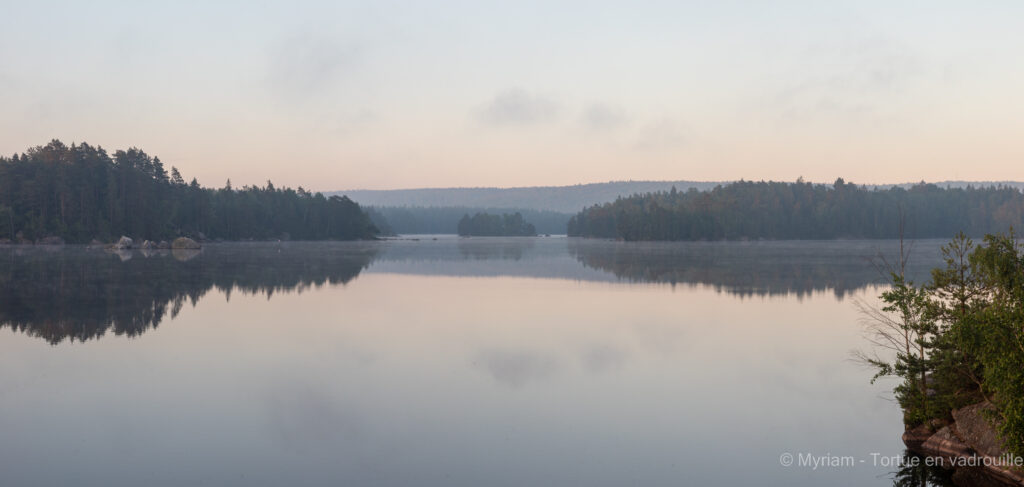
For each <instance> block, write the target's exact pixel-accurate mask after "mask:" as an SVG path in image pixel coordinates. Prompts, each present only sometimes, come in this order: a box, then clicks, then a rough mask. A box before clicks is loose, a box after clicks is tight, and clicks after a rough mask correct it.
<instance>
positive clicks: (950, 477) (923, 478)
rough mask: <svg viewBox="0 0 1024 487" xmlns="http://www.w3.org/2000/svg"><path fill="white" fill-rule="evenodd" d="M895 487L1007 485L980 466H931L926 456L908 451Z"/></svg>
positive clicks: (993, 486)
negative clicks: (952, 467) (945, 467)
mask: <svg viewBox="0 0 1024 487" xmlns="http://www.w3.org/2000/svg"><path fill="white" fill-rule="evenodd" d="M892 485H893V487H1005V486H1006V485H1007V484H1006V483H1004V482H1001V481H999V480H997V479H996V478H994V477H992V476H991V475H990V474H987V473H986V472H985V471H984V470H982V469H980V468H958V469H956V470H951V469H944V468H941V467H937V466H931V465H929V464H928V462H927V461H926V459H925V457H922V456H920V455H917V454H916V453H914V452H911V451H909V450H908V451H906V452H904V454H903V462H902V464H901V467H900V469H899V470H897V471H896V472H894V473H893V480H892Z"/></svg>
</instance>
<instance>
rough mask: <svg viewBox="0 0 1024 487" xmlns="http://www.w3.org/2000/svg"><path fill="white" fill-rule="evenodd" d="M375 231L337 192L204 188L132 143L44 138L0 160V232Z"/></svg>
mask: <svg viewBox="0 0 1024 487" xmlns="http://www.w3.org/2000/svg"><path fill="white" fill-rule="evenodd" d="M376 233H377V229H376V228H375V227H374V226H373V223H372V222H371V221H370V219H369V217H368V216H367V215H366V214H365V213H364V212H363V211H362V209H361V208H360V207H359V205H357V204H356V203H354V202H352V201H351V200H349V199H348V198H346V197H344V196H331V197H329V198H328V197H325V196H324V195H323V194H321V193H315V194H314V193H310V192H309V191H306V190H304V189H302V188H301V187H300V188H298V189H291V188H275V187H274V185H273V184H272V183H271V182H270V181H267V185H266V186H265V187H258V186H246V187H243V188H242V189H238V190H236V189H234V188H232V187H231V181H230V180H229V181H228V183H227V184H226V185H225V187H223V188H221V189H211V188H204V187H201V186H200V185H199V183H198V182H197V181H196V180H195V179H192V181H191V182H190V183H186V182H185V180H184V179H183V178H182V176H181V174H179V172H178V170H177V169H176V168H173V167H172V168H171V170H170V172H168V171H167V170H165V168H164V166H163V163H162V162H161V161H160V158H158V157H151V156H149V155H148V154H146V153H145V152H143V151H141V150H139V149H136V148H132V149H128V150H126V151H124V150H119V151H116V152H114V154H113V156H111V155H109V154H107V152H106V151H105V150H103V149H102V148H101V147H93V146H90V145H89V144H85V143H82V144H78V145H75V144H72V145H71V146H67V145H65V144H63V143H61V142H60V141H58V140H54V141H52V142H50V143H49V144H47V145H45V146H40V147H34V148H32V149H29V150H28V151H26V152H25V153H24V154H15V155H14V156H12V157H9V158H7V157H0V238H8V239H12V240H15V241H32V240H36V239H39V238H43V237H52V236H56V237H61V238H63V239H65V240H67V241H69V242H89V241H90V240H92V239H99V240H103V241H109V240H111V239H114V238H117V237H118V236H120V235H128V236H131V237H136V238H143V239H151V240H157V239H167V238H172V237H175V236H179V235H188V236H206V237H208V238H222V239H228V240H239V239H249V238H253V239H267V238H293V239H302V240H321V239H346V240H347V239H362V238H372V237H373V236H375V235H376Z"/></svg>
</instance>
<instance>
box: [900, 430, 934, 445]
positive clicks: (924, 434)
mask: <svg viewBox="0 0 1024 487" xmlns="http://www.w3.org/2000/svg"><path fill="white" fill-rule="evenodd" d="M932 434H933V431H932V430H931V428H929V427H928V425H926V424H922V425H921V426H918V427H917V428H914V429H912V430H907V431H906V432H904V433H903V444H904V445H907V448H910V449H911V450H914V451H919V450H920V449H921V445H923V444H924V442H925V441H928V438H931V436H932Z"/></svg>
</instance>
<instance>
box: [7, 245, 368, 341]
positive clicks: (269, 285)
mask: <svg viewBox="0 0 1024 487" xmlns="http://www.w3.org/2000/svg"><path fill="white" fill-rule="evenodd" d="M378 250H379V249H378V248H377V246H375V245H371V244H351V245H343V246H338V245H317V244H302V245H287V244H285V245H268V244H231V245H222V246H218V245H211V246H208V247H207V248H205V249H203V250H202V251H195V250H192V251H174V252H168V251H160V252H146V253H142V252H140V251H124V250H122V251H119V252H104V251H102V250H96V249H85V248H82V247H70V246H69V247H67V248H64V249H61V250H59V251H51V250H47V249H36V248H30V249H23V248H13V249H6V250H5V251H4V253H2V254H0V259H2V262H3V263H4V265H3V268H2V270H0V328H2V327H9V328H11V329H13V330H18V331H22V332H24V333H26V334H29V335H31V336H36V337H39V338H42V339H44V340H46V341H48V342H50V343H53V344H56V343H60V342H62V341H64V340H71V341H85V340H89V339H92V338H99V337H101V336H103V335H104V334H106V333H107V332H108V331H109V332H113V333H114V334H115V335H127V336H137V335H140V334H142V333H143V332H145V331H146V330H148V329H151V328H154V327H156V326H157V325H159V324H160V322H161V321H162V320H163V319H164V317H165V316H167V315H170V316H171V317H173V316H175V315H177V314H178V312H179V311H180V310H181V307H182V306H183V305H184V304H185V302H191V303H192V304H195V303H196V302H197V301H198V300H199V299H200V298H202V297H203V296H204V295H205V294H206V293H207V292H209V291H210V290H211V289H218V290H220V291H223V292H224V293H225V294H227V296H228V297H230V295H231V293H232V292H235V291H240V292H243V293H260V294H265V295H266V296H267V297H268V298H269V297H270V296H272V295H273V294H274V293H275V292H281V291H299V292H301V291H302V290H303V289H305V288H308V287H310V286H322V285H324V284H343V283H347V282H349V281H351V280H352V279H354V278H355V277H356V276H357V275H359V272H360V271H362V270H363V269H365V268H366V267H367V266H368V265H369V264H370V262H371V261H372V260H373V258H374V256H375V255H376V254H377V252H378Z"/></svg>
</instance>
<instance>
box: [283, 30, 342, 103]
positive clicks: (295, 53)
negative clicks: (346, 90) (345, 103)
mask: <svg viewBox="0 0 1024 487" xmlns="http://www.w3.org/2000/svg"><path fill="white" fill-rule="evenodd" d="M358 57H359V49H358V48H357V47H355V46H354V45H344V44H341V43H339V42H336V41H334V40H332V39H329V38H326V37H321V36H316V35H313V34H309V33H302V34H298V35H295V36H293V37H291V38H288V39H285V40H284V41H283V42H281V43H280V44H278V45H277V46H275V47H274V48H272V49H271V50H270V53H269V61H268V66H267V81H268V83H269V84H270V86H271V88H272V89H274V90H275V91H276V92H278V93H279V94H282V95H284V96H286V97H289V98H292V99H296V98H306V97H309V96H312V95H315V94H319V93H322V92H325V91H328V90H329V89H330V88H331V87H332V86H336V85H337V83H338V81H339V80H340V78H341V77H342V76H343V75H344V74H346V73H350V72H351V71H352V70H353V69H354V67H355V65H356V61H357V59H358Z"/></svg>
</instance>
